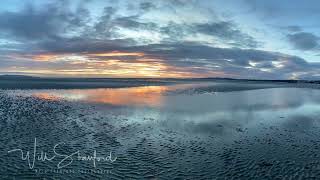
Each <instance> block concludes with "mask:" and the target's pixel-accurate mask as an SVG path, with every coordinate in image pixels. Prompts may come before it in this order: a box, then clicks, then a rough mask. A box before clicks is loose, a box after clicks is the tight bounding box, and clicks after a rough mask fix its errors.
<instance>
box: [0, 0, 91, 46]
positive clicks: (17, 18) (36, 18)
mask: <svg viewBox="0 0 320 180" xmlns="http://www.w3.org/2000/svg"><path fill="white" fill-rule="evenodd" d="M68 7H69V5H68V2H67V1H57V2H55V3H48V4H46V5H45V6H42V7H41V8H37V7H35V6H34V5H32V4H27V5H25V6H24V8H23V9H22V10H21V11H17V12H2V13H1V14H0V31H1V33H5V34H6V35H11V37H15V38H22V39H25V40H39V39H47V38H52V37H59V36H61V35H62V34H66V33H69V32H72V31H76V30H78V28H80V27H82V26H84V24H85V23H86V20H87V18H86V17H88V13H89V12H88V11H87V10H86V9H84V8H83V7H81V6H79V7H78V8H77V9H76V10H74V11H71V10H70V9H69V8H68Z"/></svg>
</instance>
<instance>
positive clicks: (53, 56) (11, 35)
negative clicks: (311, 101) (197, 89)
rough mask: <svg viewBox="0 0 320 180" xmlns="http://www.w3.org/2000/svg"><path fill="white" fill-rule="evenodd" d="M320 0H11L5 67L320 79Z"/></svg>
mask: <svg viewBox="0 0 320 180" xmlns="http://www.w3.org/2000/svg"><path fill="white" fill-rule="evenodd" d="M319 19H320V1H318V0H308V1H300V0H281V1H278V0H268V1H264V0H134V1H130V0H127V1H126V0H72V1H71V0H69V1H68V0H47V1H45V0H32V1H31V0H24V1H22V0H2V1H1V6H0V74H19V75H33V76H50V77H51V76H53V77H124V78H126V77H129V78H131V77H151V78H156V77H163V78H166V77H175V78H189V77H193V78H197V77H223V78H249V79H312V80H319V79H320V21H319Z"/></svg>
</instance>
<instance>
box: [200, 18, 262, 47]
mask: <svg viewBox="0 0 320 180" xmlns="http://www.w3.org/2000/svg"><path fill="white" fill-rule="evenodd" d="M195 28H196V30H197V31H198V32H200V33H203V34H207V35H213V36H216V37H220V38H222V39H224V40H230V41H234V42H236V43H237V44H238V45H240V46H241V45H243V46H246V47H253V48H255V47H257V46H258V42H257V41H256V40H255V39H254V38H253V37H251V36H249V35H248V34H245V33H243V32H241V31H240V30H239V28H238V27H237V26H236V25H235V24H234V23H232V22H228V21H221V22H216V23H208V24H198V25H196V27H195Z"/></svg>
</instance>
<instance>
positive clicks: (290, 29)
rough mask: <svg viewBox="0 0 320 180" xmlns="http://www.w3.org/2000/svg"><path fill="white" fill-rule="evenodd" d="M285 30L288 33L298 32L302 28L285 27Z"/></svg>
mask: <svg viewBox="0 0 320 180" xmlns="http://www.w3.org/2000/svg"><path fill="white" fill-rule="evenodd" d="M285 29H287V30H288V31H290V32H299V31H302V28H301V27H300V26H295V25H293V26H286V27H285Z"/></svg>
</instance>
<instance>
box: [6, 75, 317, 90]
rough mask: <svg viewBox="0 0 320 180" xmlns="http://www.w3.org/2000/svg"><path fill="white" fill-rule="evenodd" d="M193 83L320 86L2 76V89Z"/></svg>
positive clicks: (237, 80)
mask: <svg viewBox="0 0 320 180" xmlns="http://www.w3.org/2000/svg"><path fill="white" fill-rule="evenodd" d="M193 82H239V83H240V82H241V83H243V82H248V83H276V84H277V83H281V84H283V83H290V84H300V83H303V84H320V81H312V80H256V79H232V78H57V77H33V76H23V75H0V89H84V88H124V87H137V86H158V85H170V84H177V83H193Z"/></svg>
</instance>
